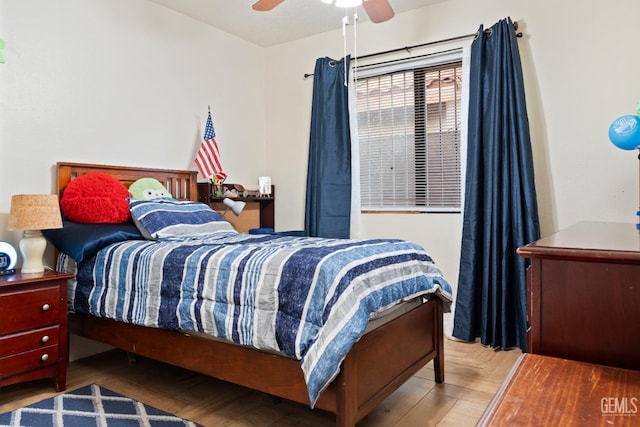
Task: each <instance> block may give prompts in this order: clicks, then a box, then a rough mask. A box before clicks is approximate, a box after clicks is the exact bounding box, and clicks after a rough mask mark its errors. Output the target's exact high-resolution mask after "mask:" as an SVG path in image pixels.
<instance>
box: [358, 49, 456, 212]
mask: <svg viewBox="0 0 640 427" xmlns="http://www.w3.org/2000/svg"><path fill="white" fill-rule="evenodd" d="M359 74H360V75H359V77H358V81H357V86H356V90H357V108H358V133H359V140H360V193H361V205H362V207H361V208H362V210H363V211H376V210H383V211H391V210H401V211H420V212H460V205H461V182H460V180H461V165H460V163H461V162H460V118H461V111H460V110H461V105H462V102H461V98H462V96H461V93H462V62H461V61H460V60H455V61H452V62H447V63H444V64H443V63H441V64H438V65H422V66H419V67H415V66H414V68H412V69H409V70H407V69H404V70H388V69H387V70H385V72H384V73H378V74H371V73H370V72H368V73H367V74H366V75H365V77H361V75H363V74H364V73H360V72H359Z"/></svg>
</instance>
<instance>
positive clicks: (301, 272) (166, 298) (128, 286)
mask: <svg viewBox="0 0 640 427" xmlns="http://www.w3.org/2000/svg"><path fill="white" fill-rule="evenodd" d="M76 283H77V284H76V287H75V289H72V292H71V295H70V301H71V302H72V304H73V307H74V309H75V310H76V311H80V312H85V313H89V314H91V315H94V316H101V317H109V318H112V319H116V320H118V321H122V322H129V323H134V324H138V325H144V326H150V327H157V328H165V329H173V330H178V329H181V330H191V331H200V332H205V333H207V334H211V335H213V336H215V337H219V338H223V339H226V340H230V341H233V342H234V343H238V344H242V345H249V346H253V347H256V348H259V349H263V350H267V351H277V352H281V353H284V354H286V355H287V356H289V357H292V358H296V359H298V360H300V361H301V365H302V369H303V372H304V376H305V380H306V382H307V386H308V390H309V398H310V401H311V406H312V407H313V405H314V404H315V401H316V399H317V397H318V395H319V394H320V393H321V392H322V390H324V388H325V387H326V386H327V385H328V384H329V383H330V382H331V380H332V379H333V378H334V377H335V376H336V375H337V373H338V371H339V369H340V364H341V362H342V360H343V359H344V357H345V356H346V354H347V352H348V351H349V350H350V348H351V347H352V345H353V344H354V343H355V342H356V341H357V340H358V339H359V338H360V337H361V335H362V334H363V333H364V330H365V328H366V326H367V322H368V320H369V318H370V316H371V315H372V314H373V313H375V312H378V311H380V310H382V309H384V308H387V307H390V306H392V305H394V304H396V303H398V302H400V301H403V300H408V299H411V298H413V297H416V296H419V295H426V294H434V295H437V296H438V297H440V298H442V299H443V300H444V301H445V308H446V309H447V310H448V307H449V304H450V302H451V288H450V286H449V284H448V283H447V282H446V280H445V279H444V278H443V277H442V275H441V273H440V271H439V269H438V268H437V267H436V266H435V264H434V263H433V261H432V260H431V258H430V257H429V255H428V254H427V253H426V252H425V251H424V249H422V248H421V247H419V246H417V245H415V244H413V243H409V242H406V241H400V240H342V239H319V238H309V237H291V236H278V235H248V234H237V233H235V232H233V233H226V232H223V233H217V234H215V235H214V236H211V237H208V238H206V239H184V240H181V239H161V240H159V241H126V242H121V243H116V244H113V245H111V246H108V247H107V248H105V249H102V250H101V251H100V252H99V253H98V254H97V256H96V257H94V258H92V259H91V260H89V261H85V262H83V263H81V264H80V265H79V266H78V274H77V282H76Z"/></svg>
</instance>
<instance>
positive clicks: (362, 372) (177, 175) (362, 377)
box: [57, 162, 444, 427]
mask: <svg viewBox="0 0 640 427" xmlns="http://www.w3.org/2000/svg"><path fill="white" fill-rule="evenodd" d="M88 172H102V173H107V174H109V175H112V176H114V177H116V178H118V179H119V180H120V181H122V182H123V183H125V185H127V184H131V183H132V182H134V181H135V180H137V179H139V178H143V177H151V178H155V179H158V180H159V181H160V182H163V183H166V184H167V188H168V189H169V190H170V191H171V193H172V194H173V195H174V197H176V198H180V199H185V200H197V185H196V179H197V174H196V172H193V171H181V170H162V169H150V168H135V167H120V166H105V165H94V164H80V163H63V162H60V163H58V164H57V175H58V184H57V186H58V187H57V188H58V195H59V196H62V193H63V192H64V189H65V187H66V185H67V184H68V183H69V182H70V181H71V180H72V179H73V178H75V177H76V176H78V175H82V174H85V173H88ZM442 315H443V302H442V300H440V299H439V298H433V299H431V300H429V301H428V302H426V303H425V304H421V305H420V306H419V307H417V308H415V309H413V310H411V311H409V312H407V313H405V314H403V315H401V316H399V317H397V318H396V319H394V320H392V321H390V322H388V323H386V324H384V325H382V326H380V327H378V328H375V329H373V330H372V331H371V332H368V333H366V334H365V335H364V336H363V337H362V338H361V339H360V340H359V341H358V342H357V343H356V344H355V345H354V346H353V348H352V349H351V351H350V352H349V353H348V354H347V357H346V359H345V360H344V361H343V363H342V366H341V370H340V373H339V375H338V376H337V377H336V379H334V381H333V382H332V383H331V384H330V385H329V387H328V388H327V389H326V390H325V391H324V392H322V393H321V395H320V397H319V398H318V401H317V402H316V405H315V407H316V408H319V409H323V410H326V411H329V412H333V413H335V414H336V425H337V426H340V427H347V426H355V424H356V423H357V422H358V421H359V420H361V419H362V418H364V417H365V416H366V415H367V414H368V413H369V412H370V411H371V410H372V409H373V408H375V407H376V406H377V405H378V404H379V403H380V402H382V401H383V400H384V399H385V398H386V397H387V396H389V395H390V394H391V393H393V392H394V391H395V390H396V389H397V388H398V387H399V386H400V385H402V384H403V383H404V382H405V381H406V380H407V379H409V378H410V377H411V376H412V375H414V374H415V373H416V372H417V371H418V370H419V369H421V368H422V367H423V366H424V365H426V364H427V363H428V362H430V361H431V360H433V361H434V371H435V380H436V382H438V383H441V382H443V381H444V354H443V325H442ZM69 331H70V332H71V333H73V334H76V335H79V336H83V337H85V338H88V339H91V340H95V341H99V342H102V343H105V344H109V345H111V346H114V347H118V348H120V349H123V350H126V351H127V352H130V353H134V354H139V355H141V356H145V357H149V358H152V359H156V360H160V361H162V362H166V363H169V364H172V365H176V366H180V367H183V368H186V369H189V370H193V371H196V372H199V373H203V374H206V375H210V376H213V377H216V378H219V379H221V380H225V381H229V382H232V383H235V384H239V385H242V386H245V387H249V388H252V389H255V390H259V391H261V392H264V393H268V394H271V395H274V396H279V397H282V398H284V399H288V400H292V401H295V402H299V403H303V404H306V405H309V397H308V392H307V387H306V384H305V381H304V376H303V373H302V368H301V367H300V362H299V361H297V360H294V359H289V358H286V357H283V356H278V355H274V354H271V353H266V352H262V351H260V350H255V349H251V348H247V347H242V346H238V345H235V344H228V343H225V342H221V341H218V340H212V339H208V338H203V337H200V336H195V335H190V334H188V333H183V332H176V331H166V330H161V329H154V328H148V327H142V326H137V325H132V324H127V323H121V322H116V321H113V320H110V319H103V318H97V317H93V316H89V315H85V314H80V313H75V314H70V315H69Z"/></svg>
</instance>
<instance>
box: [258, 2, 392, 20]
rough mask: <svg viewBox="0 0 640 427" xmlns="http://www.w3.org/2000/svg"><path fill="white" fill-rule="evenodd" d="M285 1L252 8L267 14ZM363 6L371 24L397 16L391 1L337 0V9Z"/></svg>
mask: <svg viewBox="0 0 640 427" xmlns="http://www.w3.org/2000/svg"><path fill="white" fill-rule="evenodd" d="M283 1H284V0H258V1H257V2H256V3H254V4H253V6H251V7H252V8H253V10H257V11H259V12H266V11H268V10H271V9H273V8H274V7H276V6H277V5H279V4H280V3H282V2H283ZM322 1H323V2H325V3H329V4H331V3H333V0H322ZM360 4H362V6H363V7H364V10H365V12H367V15H368V16H369V19H370V20H371V22H375V23H379V22H384V21H388V20H389V19H391V18H393V16H394V15H395V13H394V11H393V9H392V8H391V5H390V4H389V0H364V1H362V0H336V6H337V7H355V6H359V5H360Z"/></svg>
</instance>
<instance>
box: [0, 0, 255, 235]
mask: <svg viewBox="0 0 640 427" xmlns="http://www.w3.org/2000/svg"><path fill="white" fill-rule="evenodd" d="M0 38H2V39H4V40H5V42H6V47H5V48H4V49H3V55H4V57H5V60H6V63H5V64H0V148H1V151H0V182H2V184H3V185H2V186H0V239H8V240H12V241H16V240H17V238H19V236H18V235H14V234H11V233H9V232H7V231H6V222H7V214H8V211H9V205H10V200H11V195H12V194H17V193H32V192H33V193H49V192H53V191H54V182H55V172H54V165H55V163H56V162H57V161H75V162H88V163H101V164H102V163H105V164H116V165H118V164H119V165H133V166H146V167H161V168H171V169H192V170H195V169H196V167H195V164H194V162H193V159H194V157H195V153H196V151H197V149H198V147H199V144H200V141H201V138H202V132H203V129H204V124H205V121H206V114H207V106H208V105H211V112H212V116H213V121H214V126H215V130H216V133H217V140H218V143H219V145H220V150H221V153H222V160H223V165H224V167H225V170H226V171H227V173H228V174H229V180H230V182H256V183H257V177H258V176H259V175H262V174H264V173H265V170H264V164H265V159H264V155H265V154H264V148H265V146H264V135H265V122H264V120H265V117H264V109H265V99H264V78H263V73H262V70H263V69H264V67H265V51H264V49H263V48H260V47H258V46H256V45H254V44H251V43H248V42H246V41H243V40H240V39H238V38H237V37H234V36H231V35H229V34H228V33H224V32H222V31H219V30H217V29H215V28H212V27H210V26H208V25H205V24H203V23H200V22H198V21H195V20H193V19H190V18H187V17H185V16H183V15H180V14H178V13H175V12H173V11H171V10H169V9H166V8H164V7H162V6H158V5H156V4H155V3H151V2H148V1H146V0H91V1H84V0H55V1H45V0H20V1H14V0H0ZM247 123H250V124H251V126H247Z"/></svg>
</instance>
